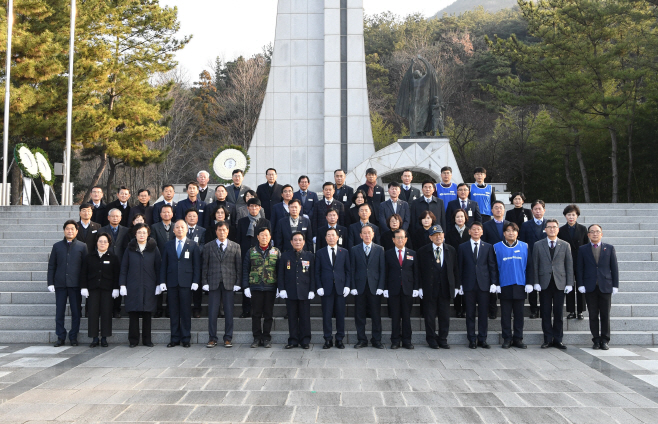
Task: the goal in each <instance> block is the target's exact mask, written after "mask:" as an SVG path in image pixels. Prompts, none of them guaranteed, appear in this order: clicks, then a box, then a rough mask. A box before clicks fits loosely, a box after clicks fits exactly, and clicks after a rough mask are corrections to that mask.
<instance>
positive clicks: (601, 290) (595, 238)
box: [576, 224, 619, 350]
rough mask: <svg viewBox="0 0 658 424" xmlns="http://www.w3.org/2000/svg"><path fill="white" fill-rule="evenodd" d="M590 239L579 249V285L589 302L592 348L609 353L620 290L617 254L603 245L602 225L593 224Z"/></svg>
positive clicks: (589, 233) (580, 290) (590, 228)
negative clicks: (613, 312) (612, 317)
mask: <svg viewBox="0 0 658 424" xmlns="http://www.w3.org/2000/svg"><path fill="white" fill-rule="evenodd" d="M587 236H588V237H589V243H587V244H585V245H583V246H580V248H579V249H578V265H577V266H576V282H577V283H578V291H579V292H580V293H584V294H585V299H586V300H587V309H589V329H590V331H591V333H592V341H593V342H594V345H593V346H592V349H603V350H608V349H609V347H608V343H609V342H610V307H611V305H612V296H613V295H615V294H617V292H618V291H619V265H618V264H617V253H616V252H615V248H614V246H612V245H611V244H608V243H603V242H601V239H602V238H603V228H601V226H600V225H599V224H592V225H590V226H589V228H588V229H587ZM599 319H600V321H601V326H600V328H599Z"/></svg>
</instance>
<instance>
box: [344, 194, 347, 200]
mask: <svg viewBox="0 0 658 424" xmlns="http://www.w3.org/2000/svg"><path fill="white" fill-rule="evenodd" d="M343 202H347V194H345V195H343Z"/></svg>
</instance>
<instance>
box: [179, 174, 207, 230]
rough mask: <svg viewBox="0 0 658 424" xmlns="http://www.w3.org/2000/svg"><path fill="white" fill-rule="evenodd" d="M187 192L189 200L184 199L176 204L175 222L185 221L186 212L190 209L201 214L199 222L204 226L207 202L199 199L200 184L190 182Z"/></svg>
mask: <svg viewBox="0 0 658 424" xmlns="http://www.w3.org/2000/svg"><path fill="white" fill-rule="evenodd" d="M185 191H186V192H187V199H183V200H181V201H180V202H178V203H177V204H176V207H175V208H174V221H178V220H179V219H185V212H187V211H188V210H189V209H195V210H196V211H197V212H198V213H199V222H200V223H201V224H203V222H204V221H203V220H204V219H205V215H204V213H205V211H204V209H205V208H206V202H204V201H203V200H201V199H199V183H197V182H196V181H190V182H189V183H187V185H186V186H185Z"/></svg>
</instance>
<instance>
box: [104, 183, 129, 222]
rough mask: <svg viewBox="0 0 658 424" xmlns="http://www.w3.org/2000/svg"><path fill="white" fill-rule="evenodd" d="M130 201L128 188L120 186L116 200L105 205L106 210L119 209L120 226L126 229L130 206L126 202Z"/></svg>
mask: <svg viewBox="0 0 658 424" xmlns="http://www.w3.org/2000/svg"><path fill="white" fill-rule="evenodd" d="M129 200H130V189H129V188H128V187H124V186H121V187H119V191H118V192H117V199H116V200H115V201H113V202H110V203H108V204H107V210H108V211H109V210H110V209H114V208H116V209H119V210H120V211H121V222H120V224H121V225H123V226H124V227H128V215H130V205H129V204H128V201H129Z"/></svg>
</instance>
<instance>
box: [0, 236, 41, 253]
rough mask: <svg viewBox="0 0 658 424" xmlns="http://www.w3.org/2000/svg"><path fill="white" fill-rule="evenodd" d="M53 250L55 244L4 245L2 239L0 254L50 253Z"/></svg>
mask: <svg viewBox="0 0 658 424" xmlns="http://www.w3.org/2000/svg"><path fill="white" fill-rule="evenodd" d="M52 250H53V246H52V244H51V245H48V246H2V240H0V254H2V255H3V256H4V255H5V254H7V253H21V254H25V253H38V254H41V253H44V254H49V253H50V252H51V251H52Z"/></svg>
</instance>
